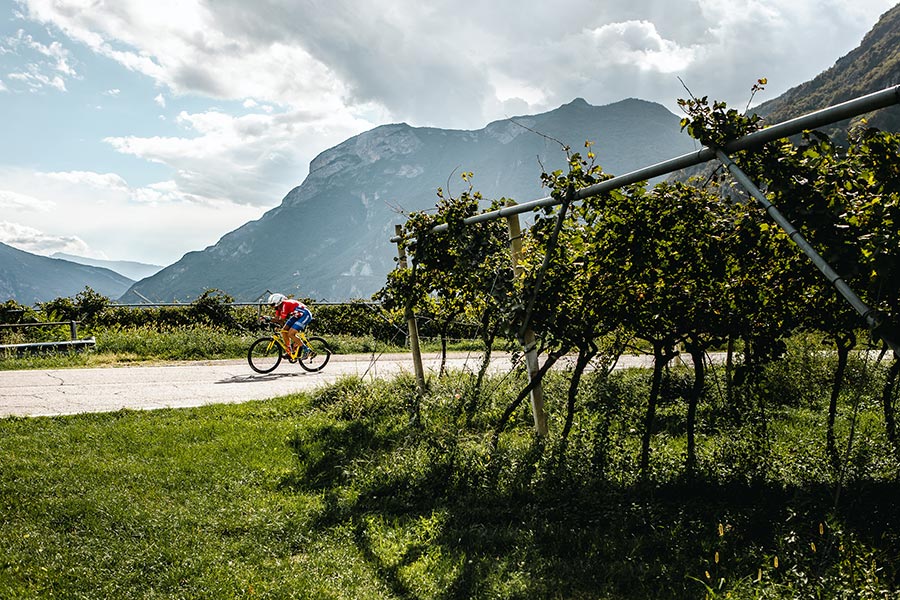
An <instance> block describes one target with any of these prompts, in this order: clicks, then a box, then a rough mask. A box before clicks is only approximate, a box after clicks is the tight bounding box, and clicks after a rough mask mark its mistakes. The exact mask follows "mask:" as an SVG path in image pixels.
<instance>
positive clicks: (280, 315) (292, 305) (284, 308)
mask: <svg viewBox="0 0 900 600" xmlns="http://www.w3.org/2000/svg"><path fill="white" fill-rule="evenodd" d="M301 306H303V303H302V302H300V301H298V300H291V299H290V298H288V299H287V300H285V301H284V302H282V303H281V306H277V307H275V318H276V319H281V320H282V321H283V320H285V319H287V318H288V317H290V316H291V313H292V312H294V311H295V310H297V309H298V308H299V307H301ZM303 308H306V307H305V306H303Z"/></svg>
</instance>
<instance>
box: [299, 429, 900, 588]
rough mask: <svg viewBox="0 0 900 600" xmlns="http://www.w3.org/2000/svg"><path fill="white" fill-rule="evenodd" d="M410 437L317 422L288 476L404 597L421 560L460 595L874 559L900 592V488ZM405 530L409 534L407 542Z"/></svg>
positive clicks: (854, 568)
mask: <svg viewBox="0 0 900 600" xmlns="http://www.w3.org/2000/svg"><path fill="white" fill-rule="evenodd" d="M400 431H401V429H400V428H396V429H390V428H388V429H384V427H383V424H381V423H379V424H375V423H372V422H366V421H364V420H357V421H330V420H329V421H323V422H320V423H318V424H317V425H315V426H312V427H308V428H305V429H304V430H303V432H302V433H298V434H297V435H296V436H295V438H294V439H292V441H291V447H292V449H293V450H294V452H295V453H296V454H297V457H298V460H299V466H298V468H297V470H296V471H295V472H294V473H292V474H290V475H289V476H288V477H285V478H284V480H283V481H282V484H283V486H284V487H285V488H287V489H294V490H297V491H314V492H317V493H321V494H322V495H323V496H324V498H325V508H324V509H323V510H322V511H320V512H319V513H318V515H317V516H316V518H315V520H314V522H312V523H310V524H309V526H310V527H311V528H312V529H314V530H316V531H320V530H327V529H329V528H333V527H338V526H348V527H350V528H351V530H352V531H353V539H354V543H355V545H356V549H357V550H358V552H359V554H360V555H361V556H362V557H363V559H364V560H365V561H367V563H368V564H369V566H370V568H371V571H372V572H373V573H375V574H376V576H377V577H378V578H379V579H380V580H381V582H382V584H384V585H385V586H387V588H388V589H390V590H391V591H392V592H393V593H394V594H395V595H396V596H397V597H400V598H420V597H424V596H425V594H422V593H420V592H418V591H417V587H416V585H415V581H414V579H413V578H411V576H410V575H409V573H410V568H411V567H413V566H414V565H416V564H417V563H419V564H426V563H427V564H428V565H430V567H429V569H430V573H431V576H433V577H435V578H439V579H440V580H441V581H442V582H443V587H442V590H443V591H442V592H441V594H440V595H439V596H438V597H440V598H448V599H449V598H476V597H485V596H488V595H489V594H488V593H487V590H489V589H495V590H496V589H498V588H500V587H503V585H504V582H509V581H519V582H520V584H519V587H518V588H516V589H517V590H518V591H515V590H512V591H508V592H507V593H506V595H503V594H500V595H499V597H534V598H550V597H552V598H621V599H623V600H626V599H627V600H631V599H635V600H637V599H639V598H640V599H644V598H649V597H653V598H686V597H687V598H691V597H697V598H702V597H704V594H705V590H706V588H705V587H704V586H705V585H710V586H714V585H717V582H720V581H722V583H723V584H724V585H728V586H732V585H735V584H743V585H747V586H752V585H759V586H762V585H764V584H766V583H767V582H768V583H773V584H774V583H777V584H778V585H788V586H790V587H792V588H793V589H794V590H795V591H797V592H798V593H800V594H801V595H802V594H804V593H805V591H807V588H804V586H817V585H821V584H822V582H831V583H830V585H835V586H839V585H846V586H848V587H852V586H854V585H856V584H855V583H854V581H856V580H860V579H861V578H863V577H864V576H865V572H864V571H865V570H866V568H867V564H866V561H869V562H870V563H874V562H876V561H877V562H878V564H879V569H880V570H879V572H878V577H879V581H880V582H881V584H883V585H884V586H886V588H890V589H895V588H896V585H897V576H898V572H897V568H898V557H900V513H898V511H897V510H896V509H895V505H896V498H897V497H898V492H900V486H898V484H897V483H896V482H875V481H863V482H857V483H853V484H851V485H848V486H845V487H844V488H843V489H842V490H841V495H840V502H839V503H838V505H837V508H835V489H834V488H833V487H830V486H808V487H790V486H784V485H781V484H779V483H773V482H767V483H758V484H747V483H724V484H723V483H718V482H716V481H711V480H702V479H698V480H693V481H690V482H687V481H672V482H664V483H654V484H643V485H631V486H625V485H616V484H613V483H611V482H608V481H603V480H600V479H597V478H592V477H590V475H589V474H588V475H585V473H584V472H583V470H582V469H581V468H580V467H579V468H576V467H574V466H569V465H567V464H566V463H565V461H562V462H557V463H556V465H555V466H553V465H550V464H549V462H547V461H544V462H542V457H544V456H545V455H546V454H547V452H546V451H545V449H544V448H543V447H542V445H541V444H537V443H532V444H531V445H530V447H526V448H522V449H520V451H519V452H517V453H508V454H506V455H496V456H491V457H490V459H489V460H486V461H484V460H479V455H477V454H472V453H469V452H467V451H466V450H463V449H462V448H461V447H460V446H458V445H456V442H454V441H448V440H450V438H449V437H446V436H444V437H441V436H435V435H431V436H429V435H428V434H422V435H421V436H420V437H418V438H416V439H414V440H413V439H411V438H410V437H409V435H408V433H404V434H401V433H399V432H400ZM411 457H412V458H411ZM481 458H483V456H481ZM436 515H437V516H439V518H436ZM435 521H436V522H437V523H438V525H437V526H435V525H434V523H435ZM423 523H426V524H427V523H431V525H430V526H428V531H427V535H426V533H423V527H424V526H423V525H422V524H423ZM376 524H377V526H376ZM404 536H406V537H405V538H404ZM387 538H390V539H391V540H392V543H393V544H394V546H393V550H390V551H386V550H385V549H384V548H385V543H384V540H385V539H387ZM397 539H406V541H405V542H404V543H403V544H401V546H400V547H399V548H398V547H396V543H397ZM775 557H778V559H779V560H778V561H777V565H776V560H775ZM426 558H428V560H427V561H426ZM440 573H443V575H440ZM424 576H425V577H428V576H429V574H428V573H426V575H424ZM757 578H758V579H759V580H760V582H759V583H758V584H755V583H754V582H755V580H756V579H757ZM844 580H846V581H844ZM812 589H814V587H810V588H809V590H812Z"/></svg>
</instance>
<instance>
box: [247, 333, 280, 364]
mask: <svg viewBox="0 0 900 600" xmlns="http://www.w3.org/2000/svg"><path fill="white" fill-rule="evenodd" d="M247 362H248V363H250V368H251V369H253V370H254V371H256V372H257V373H271V372H272V371H274V370H275V367H277V366H278V365H279V364H281V347H280V346H279V345H278V344H276V343H275V340H274V339H272V337H271V336H269V337H262V338H259V339H258V340H256V341H255V342H253V343H252V344H250V349H249V350H247Z"/></svg>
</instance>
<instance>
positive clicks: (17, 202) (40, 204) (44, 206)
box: [0, 190, 56, 213]
mask: <svg viewBox="0 0 900 600" xmlns="http://www.w3.org/2000/svg"><path fill="white" fill-rule="evenodd" d="M55 205H56V203H54V202H52V201H50V200H41V199H39V198H35V197H33V196H29V195H28V194H20V193H18V192H13V191H10V190H0V208H2V209H4V210H16V211H19V210H23V211H37V212H44V213H45V212H48V211H50V209H52V208H53V207H54V206H55Z"/></svg>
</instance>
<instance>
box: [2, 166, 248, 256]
mask: <svg viewBox="0 0 900 600" xmlns="http://www.w3.org/2000/svg"><path fill="white" fill-rule="evenodd" d="M0 181H3V182H4V185H5V186H7V188H8V189H4V190H3V191H2V192H0V208H2V209H3V214H4V217H5V218H6V220H7V225H5V226H4V229H3V230H2V232H0V241H2V242H4V243H7V244H9V245H11V246H15V247H17V248H20V249H22V250H26V251H28V252H34V253H36V254H44V255H49V254H52V253H53V252H69V253H71V254H77V255H80V256H93V257H102V256H111V257H115V258H116V259H126V260H139V261H144V262H154V263H157V264H170V263H172V262H174V261H176V260H178V259H179V258H180V257H181V255H182V254H184V253H185V252H187V251H189V250H196V249H198V246H200V245H202V246H206V245H211V244H214V243H215V242H216V241H217V240H218V238H219V237H221V236H222V234H223V233H224V232H227V231H230V230H232V229H236V228H237V227H239V226H241V225H243V224H244V223H246V222H247V221H250V220H253V219H257V218H259V217H260V216H261V214H262V209H260V208H255V207H250V206H240V205H236V204H234V203H231V202H228V201H222V200H206V199H203V202H198V201H195V199H192V198H190V197H186V196H185V194H184V193H182V192H181V191H180V190H179V189H178V187H177V186H176V185H175V184H174V183H173V182H159V183H155V184H151V185H148V186H129V185H128V184H127V183H126V182H125V180H124V179H122V178H121V177H119V176H118V175H115V174H111V173H92V172H84V171H70V172H51V173H41V172H30V171H27V170H24V169H2V168H0ZM21 190H32V192H30V193H27V194H26V193H24V192H23V191H21ZM185 240H191V245H189V246H187V247H185V243H184V242H185ZM202 246H200V247H202Z"/></svg>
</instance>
